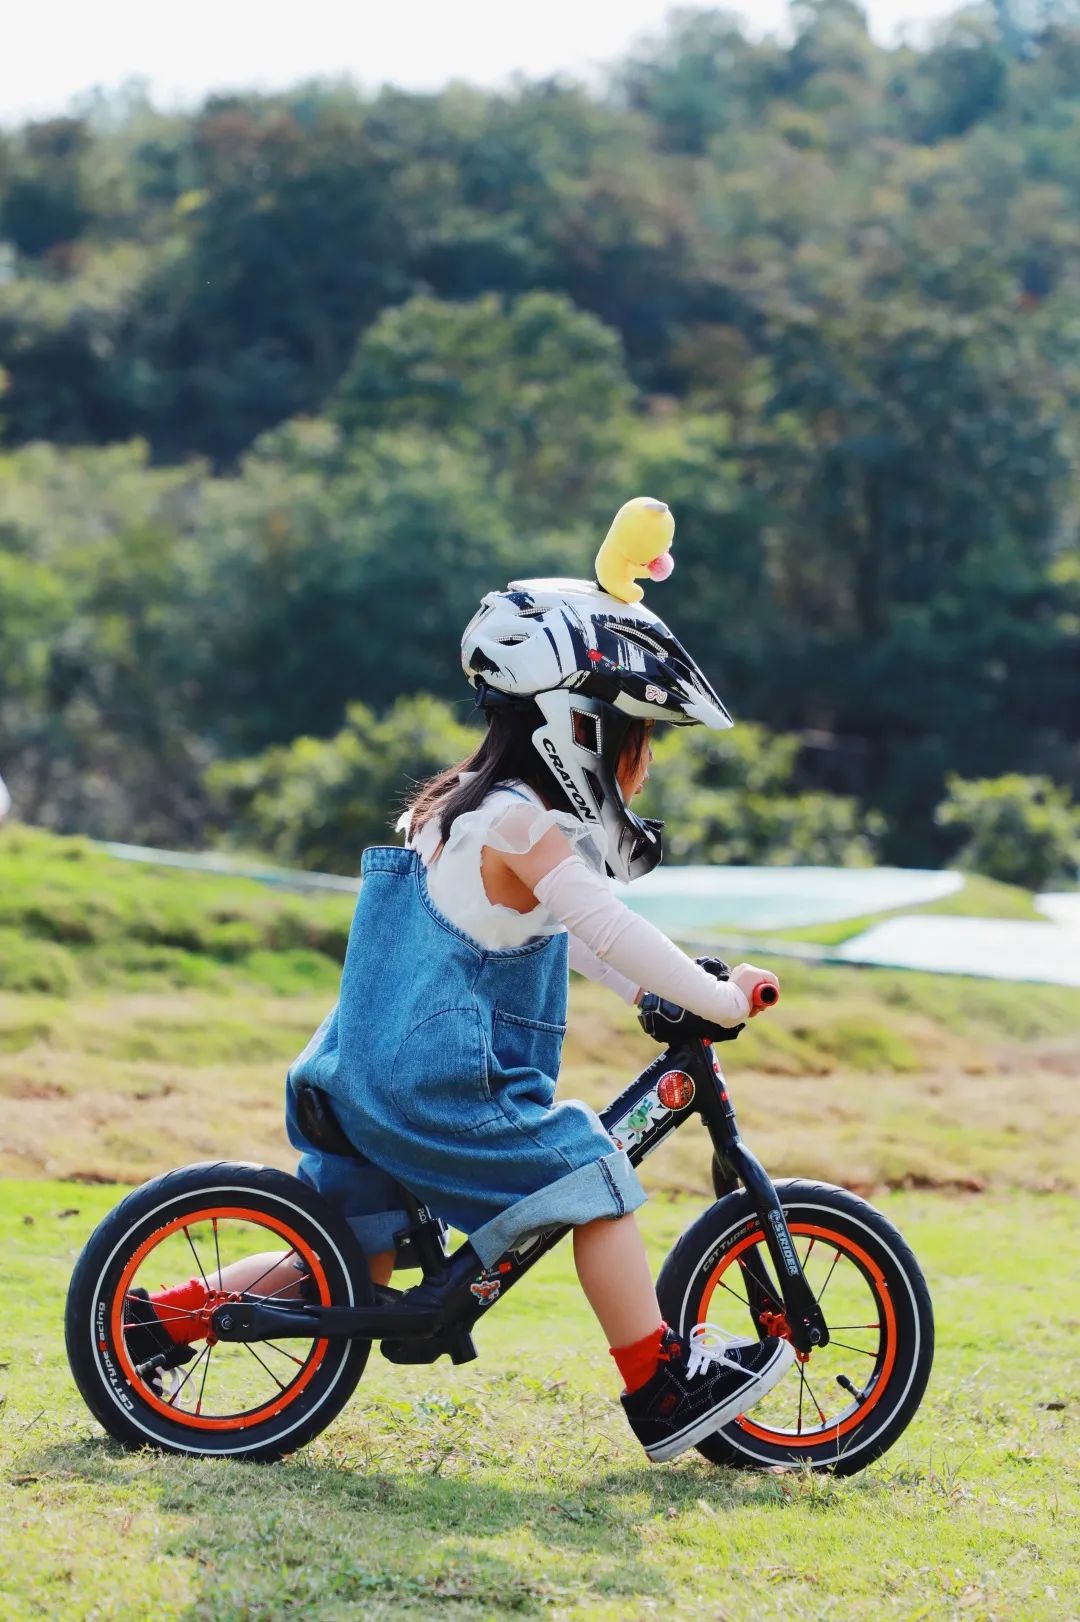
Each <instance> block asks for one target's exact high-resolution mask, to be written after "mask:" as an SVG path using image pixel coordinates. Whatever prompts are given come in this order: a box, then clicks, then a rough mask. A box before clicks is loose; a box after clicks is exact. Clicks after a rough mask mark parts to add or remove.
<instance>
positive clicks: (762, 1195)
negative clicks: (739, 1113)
mask: <svg viewBox="0 0 1080 1622" xmlns="http://www.w3.org/2000/svg"><path fill="white" fill-rule="evenodd" d="M705 1052H706V1053H707V1054H708V1063H709V1065H710V1070H711V1077H710V1080H711V1081H712V1083H713V1085H712V1086H708V1087H705V1088H704V1089H703V1090H702V1092H703V1096H702V1099H701V1113H702V1115H703V1116H704V1119H705V1124H706V1126H707V1127H708V1129H709V1135H710V1136H711V1138H712V1140H713V1147H714V1149H715V1150H716V1156H717V1161H718V1164H719V1168H720V1171H721V1174H722V1175H721V1179H720V1180H718V1181H717V1187H716V1192H717V1194H718V1195H719V1194H722V1193H729V1192H731V1191H733V1190H734V1189H735V1187H736V1186H737V1185H738V1183H740V1182H741V1183H742V1185H743V1187H744V1188H745V1189H746V1192H747V1193H748V1194H749V1196H750V1200H751V1203H752V1205H753V1207H754V1210H755V1212H756V1213H757V1217H758V1220H759V1221H760V1223H761V1231H762V1233H763V1235H764V1238H765V1246H766V1249H767V1250H768V1252H769V1257H770V1259H771V1261H772V1264H773V1268H774V1269H775V1273H776V1277H777V1279H778V1280H779V1287H778V1289H777V1287H776V1286H774V1285H773V1283H772V1280H771V1279H770V1278H769V1277H768V1273H767V1272H766V1276H765V1278H764V1279H761V1278H759V1277H758V1275H757V1273H756V1271H755V1270H754V1268H753V1267H751V1266H750V1265H749V1264H747V1265H743V1264H742V1263H741V1262H740V1265H741V1266H742V1273H743V1281H744V1283H745V1285H746V1292H747V1299H748V1301H749V1303H750V1310H751V1313H752V1314H753V1317H754V1320H755V1323H756V1324H757V1325H759V1326H760V1327H761V1328H763V1329H764V1330H765V1331H766V1332H767V1333H768V1332H770V1325H769V1322H768V1320H769V1317H770V1316H771V1315H773V1314H776V1315H779V1312H778V1309H779V1308H780V1306H781V1305H782V1307H783V1317H784V1318H785V1319H786V1326H787V1330H788V1332H789V1333H790V1336H791V1343H792V1345H793V1346H794V1348H795V1350H796V1351H797V1352H801V1353H803V1354H804V1355H806V1354H808V1353H810V1352H812V1351H814V1350H815V1349H816V1348H817V1347H819V1346H827V1345H828V1342H829V1330H828V1326H827V1324H826V1322H825V1318H824V1316H823V1314H822V1311H821V1308H820V1307H819V1306H818V1304H817V1300H816V1299H815V1297H814V1293H813V1291H812V1290H811V1288H810V1286H809V1284H808V1283H807V1281H806V1275H805V1273H804V1272H803V1270H802V1266H801V1264H800V1262H799V1258H798V1255H797V1254H796V1250H795V1245H794V1242H793V1240H792V1237H791V1233H790V1231H789V1229H788V1225H787V1218H786V1217H785V1216H784V1212H783V1208H782V1206H781V1204H780V1200H779V1197H778V1195H777V1192H776V1189H775V1188H774V1187H773V1183H772V1180H771V1178H770V1177H769V1175H768V1173H767V1172H766V1170H765V1168H764V1166H763V1165H762V1164H761V1162H760V1160H758V1158H757V1156H756V1155H754V1154H752V1153H751V1151H750V1150H749V1149H748V1148H747V1147H746V1145H745V1143H743V1141H742V1139H741V1138H740V1136H739V1130H738V1127H737V1126H736V1124H735V1108H734V1105H733V1104H732V1102H731V1100H730V1098H729V1097H728V1091H727V1086H726V1083H725V1080H724V1075H723V1072H722V1070H721V1069H720V1065H719V1061H718V1060H717V1059H716V1057H715V1055H714V1054H713V1053H711V1051H710V1050H708V1049H706V1050H705ZM755 1253H756V1252H755Z"/></svg>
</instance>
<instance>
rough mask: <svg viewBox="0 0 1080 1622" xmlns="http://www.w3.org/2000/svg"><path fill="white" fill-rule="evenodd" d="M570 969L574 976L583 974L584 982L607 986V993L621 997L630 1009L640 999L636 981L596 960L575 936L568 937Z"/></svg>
mask: <svg viewBox="0 0 1080 1622" xmlns="http://www.w3.org/2000/svg"><path fill="white" fill-rule="evenodd" d="M570 967H571V968H572V969H573V970H574V972H575V974H583V975H584V976H585V978H586V980H594V981H595V982H596V984H597V985H598V986H607V988H608V990H609V991H613V992H614V993H615V995H616V997H621V998H622V1000H623V1002H625V1003H629V1004H630V1006H631V1007H633V1005H634V1004H635V1003H636V1002H638V1001H639V999H640V997H641V987H640V986H639V985H638V983H637V981H636V980H629V979H628V978H627V977H626V975H625V974H620V973H619V971H618V969H616V968H613V967H612V965H611V964H610V963H605V962H604V961H603V959H602V958H598V957H597V955H596V953H595V952H592V951H590V950H589V948H588V947H587V946H586V945H585V942H584V941H583V940H579V939H578V937H577V936H576V935H571V936H570Z"/></svg>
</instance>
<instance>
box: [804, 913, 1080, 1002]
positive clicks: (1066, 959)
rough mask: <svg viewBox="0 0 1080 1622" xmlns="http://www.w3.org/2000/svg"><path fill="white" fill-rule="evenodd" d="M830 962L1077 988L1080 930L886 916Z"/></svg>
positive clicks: (1008, 921) (834, 952) (835, 952)
mask: <svg viewBox="0 0 1080 1622" xmlns="http://www.w3.org/2000/svg"><path fill="white" fill-rule="evenodd" d="M831 956H832V958H833V959H834V961H835V960H841V961H843V962H846V963H873V964H878V965H880V966H881V967H883V968H884V967H888V968H892V969H923V970H926V971H928V972H929V973H931V974H974V975H978V976H980V977H981V978H986V979H990V980H1037V981H1041V982H1042V983H1043V984H1050V985H1059V986H1080V927H1078V926H1077V925H1076V924H1034V923H1030V924H1024V923H1014V922H1013V921H1012V920H1011V919H1007V918H948V917H945V918H940V917H936V916H934V914H932V913H921V914H916V915H915V916H914V917H910V918H887V919H885V920H884V921H883V922H882V923H880V924H875V925H874V926H873V928H872V929H868V930H866V931H865V933H864V934H862V935H857V936H856V937H855V939H854V940H851V941H844V943H843V945H841V946H835V947H833V948H832V952H831Z"/></svg>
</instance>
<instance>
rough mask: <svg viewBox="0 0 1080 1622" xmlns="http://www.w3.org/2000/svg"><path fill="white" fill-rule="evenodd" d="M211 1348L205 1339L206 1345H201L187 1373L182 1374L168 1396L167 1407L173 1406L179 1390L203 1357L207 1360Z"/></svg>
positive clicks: (185, 1383)
mask: <svg viewBox="0 0 1080 1622" xmlns="http://www.w3.org/2000/svg"><path fill="white" fill-rule="evenodd" d="M211 1349H212V1348H211V1346H210V1342H209V1341H207V1343H206V1345H205V1346H204V1347H203V1349H202V1351H201V1352H200V1353H199V1355H198V1357H197V1358H196V1359H195V1361H194V1363H192V1365H191V1367H190V1368H189V1369H188V1371H187V1373H186V1374H185V1375H184V1378H183V1379H182V1380H181V1381H180V1384H179V1385H178V1386H177V1388H176V1390H175V1391H174V1392H173V1394H172V1396H171V1397H170V1398H169V1407H170V1408H173V1407H175V1405H176V1399H177V1397H178V1396H179V1395H180V1393H181V1391H183V1389H184V1387H185V1386H186V1385H187V1383H188V1381H189V1380H190V1379H191V1376H192V1375H193V1374H194V1373H195V1370H196V1369H197V1368H198V1366H199V1364H200V1363H201V1362H202V1360H203V1358H204V1357H205V1358H206V1359H207V1361H209V1358H210V1352H211Z"/></svg>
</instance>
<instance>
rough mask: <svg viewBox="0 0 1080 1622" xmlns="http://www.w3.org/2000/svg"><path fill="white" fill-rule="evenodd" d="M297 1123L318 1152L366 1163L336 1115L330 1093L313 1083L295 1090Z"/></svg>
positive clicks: (307, 1083)
mask: <svg viewBox="0 0 1080 1622" xmlns="http://www.w3.org/2000/svg"><path fill="white" fill-rule="evenodd" d="M296 1120H297V1124H298V1125H299V1127H300V1130H301V1132H302V1133H303V1134H304V1136H305V1138H307V1140H308V1142H309V1143H311V1144H314V1146H315V1148H316V1149H322V1150H324V1151H325V1152H326V1153H327V1154H328V1155H343V1156H344V1157H345V1158H346V1159H347V1160H361V1161H364V1162H365V1163H366V1159H367V1157H366V1156H365V1155H362V1154H361V1153H360V1151H359V1149H358V1148H357V1147H356V1145H355V1144H354V1143H353V1141H352V1139H351V1138H349V1137H348V1136H347V1134H346V1132H345V1130H344V1128H343V1127H342V1125H341V1123H340V1121H339V1120H338V1118H337V1116H336V1115H335V1114H334V1106H333V1104H332V1103H331V1101H330V1095H329V1093H324V1092H323V1090H322V1088H321V1087H316V1086H314V1085H313V1084H312V1083H311V1082H310V1081H302V1082H301V1083H300V1085H299V1086H298V1087H297V1089H296Z"/></svg>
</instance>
